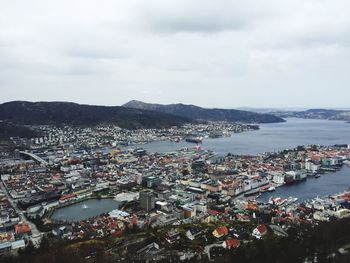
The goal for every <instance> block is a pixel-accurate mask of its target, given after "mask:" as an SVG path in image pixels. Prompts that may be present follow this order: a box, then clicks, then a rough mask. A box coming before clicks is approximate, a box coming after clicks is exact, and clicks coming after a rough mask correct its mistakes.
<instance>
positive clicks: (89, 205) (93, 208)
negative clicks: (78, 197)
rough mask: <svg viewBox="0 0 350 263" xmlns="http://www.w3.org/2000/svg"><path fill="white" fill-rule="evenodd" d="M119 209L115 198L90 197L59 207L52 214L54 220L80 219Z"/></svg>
mask: <svg viewBox="0 0 350 263" xmlns="http://www.w3.org/2000/svg"><path fill="white" fill-rule="evenodd" d="M114 209H118V202H117V201H115V200H113V199H101V200H100V199H90V200H86V201H83V202H80V203H76V204H73V205H69V206H66V207H63V208H59V209H57V210H56V211H55V212H54V213H53V214H52V217H51V218H52V219H54V220H65V221H79V220H82V219H87V218H90V217H94V216H98V215H101V214H103V213H108V212H110V211H112V210H114Z"/></svg>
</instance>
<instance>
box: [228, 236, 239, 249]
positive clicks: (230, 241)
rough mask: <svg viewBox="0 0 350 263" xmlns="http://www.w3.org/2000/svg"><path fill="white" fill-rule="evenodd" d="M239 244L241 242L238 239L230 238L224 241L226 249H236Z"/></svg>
mask: <svg viewBox="0 0 350 263" xmlns="http://www.w3.org/2000/svg"><path fill="white" fill-rule="evenodd" d="M240 244H241V241H239V240H238V239H235V238H232V239H227V240H226V245H227V247H228V248H237V247H239V245H240Z"/></svg>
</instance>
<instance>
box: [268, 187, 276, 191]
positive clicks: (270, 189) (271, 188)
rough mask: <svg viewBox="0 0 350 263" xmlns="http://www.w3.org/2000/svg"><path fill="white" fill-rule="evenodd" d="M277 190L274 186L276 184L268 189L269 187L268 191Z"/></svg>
mask: <svg viewBox="0 0 350 263" xmlns="http://www.w3.org/2000/svg"><path fill="white" fill-rule="evenodd" d="M275 190H276V187H274V186H270V187H269V188H268V189H267V191H269V192H273V191H275Z"/></svg>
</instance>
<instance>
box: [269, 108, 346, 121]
mask: <svg viewBox="0 0 350 263" xmlns="http://www.w3.org/2000/svg"><path fill="white" fill-rule="evenodd" d="M272 114H276V115H277V116H280V117H282V118H288V117H295V118H303V119H323V120H340V121H350V110H332V109H310V110H305V111H287V112H285V111H282V112H273V113H272Z"/></svg>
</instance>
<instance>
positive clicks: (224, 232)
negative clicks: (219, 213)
mask: <svg viewBox="0 0 350 263" xmlns="http://www.w3.org/2000/svg"><path fill="white" fill-rule="evenodd" d="M215 230H216V232H217V233H218V234H219V235H220V236H221V235H227V234H228V229H227V227H226V226H219V227H218V228H217V229H215Z"/></svg>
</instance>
